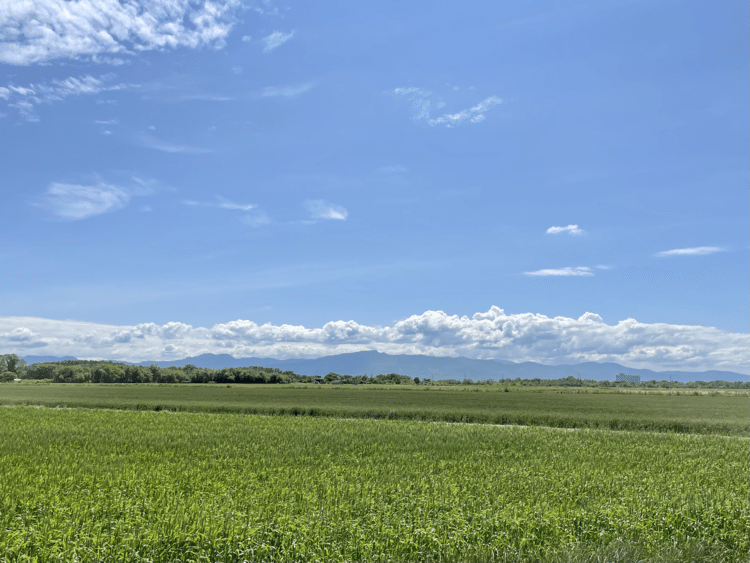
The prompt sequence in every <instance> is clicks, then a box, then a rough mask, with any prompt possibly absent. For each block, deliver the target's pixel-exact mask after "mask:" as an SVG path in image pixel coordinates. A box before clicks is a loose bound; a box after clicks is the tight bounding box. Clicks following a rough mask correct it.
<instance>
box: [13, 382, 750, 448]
mask: <svg viewBox="0 0 750 563" xmlns="http://www.w3.org/2000/svg"><path fill="white" fill-rule="evenodd" d="M505 389H508V392H506V391H505ZM748 396H750V391H747V390H738V391H721V390H700V391H698V390H680V391H675V390H670V391H660V390H648V391H641V390H638V389H622V390H620V389H617V390H602V389H586V388H583V389H582V388H557V389H556V388H527V387H520V386H510V387H502V386H498V385H492V386H468V387H463V386H460V387H428V386H416V385H410V386H405V385H391V386H376V385H367V386H347V385H339V386H330V385H283V386H282V385H232V386H226V385H206V384H196V385H190V384H180V385H157V384H145V385H133V384H121V385H118V384H75V385H71V384H43V383H36V384H34V383H28V384H27V383H21V384H6V385H3V386H2V387H0V404H5V405H23V404H27V405H44V406H52V407H55V406H67V407H88V408H115V409H135V410H171V411H191V412H230V413H242V414H276V415H298V416H299V415H308V416H332V417H342V418H380V419H382V418H387V419H400V420H424V421H445V422H477V423H491V424H519V425H535V426H554V427H562V428H606V429H616V430H651V431H661V432H682V433H700V434H723V435H734V436H747V435H748Z"/></svg>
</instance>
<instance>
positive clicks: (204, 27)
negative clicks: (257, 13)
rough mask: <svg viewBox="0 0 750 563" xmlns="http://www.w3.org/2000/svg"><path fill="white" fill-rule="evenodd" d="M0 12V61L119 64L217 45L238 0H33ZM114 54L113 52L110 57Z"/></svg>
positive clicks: (9, 5)
mask: <svg viewBox="0 0 750 563" xmlns="http://www.w3.org/2000/svg"><path fill="white" fill-rule="evenodd" d="M5 4H6V5H5V6H3V8H2V10H0V63H6V64H12V65H30V64H37V63H46V62H49V61H51V60H55V59H84V60H91V61H93V62H105V63H111V64H122V63H123V62H124V61H123V60H122V59H121V58H118V57H119V56H120V55H129V54H132V53H134V52H137V51H148V50H153V49H165V48H175V47H192V48H195V47H201V46H211V47H215V48H221V47H223V46H224V45H225V38H226V36H227V35H228V34H229V32H230V31H231V29H232V27H233V25H234V23H235V22H236V21H237V15H238V13H239V11H240V10H241V9H242V2H241V0H222V1H220V2H219V1H212V0H204V1H200V0H199V1H195V0H148V2H146V1H142V0H77V1H75V2H70V1H66V0H34V1H33V2H10V3H5ZM112 55H117V56H115V57H113V56H112Z"/></svg>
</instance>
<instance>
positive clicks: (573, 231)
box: [547, 225, 586, 235]
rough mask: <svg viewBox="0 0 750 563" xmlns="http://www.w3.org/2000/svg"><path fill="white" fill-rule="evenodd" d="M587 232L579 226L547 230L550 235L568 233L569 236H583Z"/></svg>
mask: <svg viewBox="0 0 750 563" xmlns="http://www.w3.org/2000/svg"><path fill="white" fill-rule="evenodd" d="M585 232H586V231H584V230H583V229H579V228H578V225H568V226H567V227H550V228H549V229H547V234H548V235H557V234H560V233H568V234H569V235H582V234H584V233H585Z"/></svg>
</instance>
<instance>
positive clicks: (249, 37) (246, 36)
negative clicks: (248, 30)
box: [242, 35, 253, 43]
mask: <svg viewBox="0 0 750 563" xmlns="http://www.w3.org/2000/svg"><path fill="white" fill-rule="evenodd" d="M252 40H253V37H252V35H243V36H242V41H243V42H245V43H247V42H248V41H252Z"/></svg>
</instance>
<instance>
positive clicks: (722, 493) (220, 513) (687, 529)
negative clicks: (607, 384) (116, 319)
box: [0, 407, 750, 562]
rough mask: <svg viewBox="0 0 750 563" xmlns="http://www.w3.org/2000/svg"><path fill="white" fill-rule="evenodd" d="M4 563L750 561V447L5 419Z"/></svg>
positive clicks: (587, 436) (1, 459)
mask: <svg viewBox="0 0 750 563" xmlns="http://www.w3.org/2000/svg"><path fill="white" fill-rule="evenodd" d="M0 424H2V427H3V429H4V435H3V439H2V440H1V441H0V468H2V469H1V470H0V471H2V474H1V476H2V479H0V561H7V562H10V561H13V562H27V561H28V562H31V561H39V562H41V561H53V560H55V561H57V560H64V561H80V562H93V561H134V562H137V561H216V562H220V561H223V562H229V561H613V560H619V561H652V562H653V561H711V562H720V561H746V560H747V553H748V549H750V539H749V538H748V533H747V530H748V526H750V521H749V517H750V514H749V512H750V510H749V507H748V500H747V499H748V479H747V475H748V469H749V468H748V456H747V449H748V440H747V439H746V438H741V437H734V438H733V437H723V436H687V435H677V434H657V433H628V432H611V431H602V430H581V431H575V432H565V431H562V430H556V429H548V428H547V429H545V428H500V427H493V426H486V425H465V424H464V425H455V424H426V423H419V422H405V421H383V420H380V421H378V420H337V419H331V418H309V417H305V418H301V417H297V418H295V417H258V416H236V415H226V414H224V415H222V414H206V413H165V412H132V411H130V412H128V411H104V410H56V409H44V408H41V409H40V408H31V407H17V408H0Z"/></svg>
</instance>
